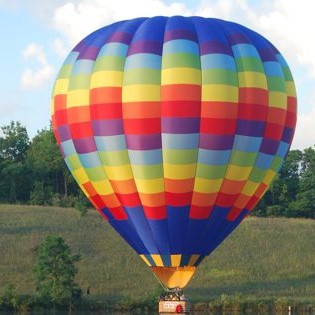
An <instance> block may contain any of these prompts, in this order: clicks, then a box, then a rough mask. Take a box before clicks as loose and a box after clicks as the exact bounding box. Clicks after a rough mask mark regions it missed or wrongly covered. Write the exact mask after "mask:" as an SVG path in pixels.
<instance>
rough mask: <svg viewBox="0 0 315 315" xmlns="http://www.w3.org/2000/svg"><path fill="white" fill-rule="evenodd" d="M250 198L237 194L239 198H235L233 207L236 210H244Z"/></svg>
mask: <svg viewBox="0 0 315 315" xmlns="http://www.w3.org/2000/svg"><path fill="white" fill-rule="evenodd" d="M251 197H252V196H246V195H243V194H239V196H238V197H237V199H236V201H235V203H234V206H235V207H237V208H241V209H243V208H246V205H247V204H248V202H249V200H250V199H251Z"/></svg>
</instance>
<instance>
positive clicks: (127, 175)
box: [104, 164, 133, 180]
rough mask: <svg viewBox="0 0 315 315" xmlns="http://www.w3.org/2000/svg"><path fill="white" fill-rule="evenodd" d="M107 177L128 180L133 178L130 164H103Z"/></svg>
mask: <svg viewBox="0 0 315 315" xmlns="http://www.w3.org/2000/svg"><path fill="white" fill-rule="evenodd" d="M104 170H105V172H106V174H107V177H108V178H109V179H111V180H128V179H131V178H133V174H132V170H131V167H130V165H128V164H127V165H120V166H104Z"/></svg>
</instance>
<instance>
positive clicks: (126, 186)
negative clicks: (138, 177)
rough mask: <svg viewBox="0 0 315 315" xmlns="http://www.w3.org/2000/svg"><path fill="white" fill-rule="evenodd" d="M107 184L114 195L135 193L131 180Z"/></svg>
mask: <svg viewBox="0 0 315 315" xmlns="http://www.w3.org/2000/svg"><path fill="white" fill-rule="evenodd" d="M109 182H110V184H111V186H112V188H113V190H114V191H115V193H118V194H124V193H126V194H131V193H135V192H136V191H137V188H136V185H135V181H134V180H133V178H132V179H127V180H109Z"/></svg>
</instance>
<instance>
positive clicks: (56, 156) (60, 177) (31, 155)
mask: <svg viewBox="0 0 315 315" xmlns="http://www.w3.org/2000/svg"><path fill="white" fill-rule="evenodd" d="M27 164H28V167H29V169H30V170H31V171H32V176H33V182H34V184H33V191H32V193H31V198H30V201H31V203H34V204H49V203H51V199H52V198H53V197H54V196H58V195H63V196H64V197H65V198H66V197H67V195H68V187H69V185H70V184H72V183H73V184H72V185H73V186H74V187H76V185H75V184H74V180H73V179H72V177H70V175H69V171H68V170H67V169H66V165H65V163H64V161H63V159H62V156H61V154H60V151H59V148H58V145H57V143H56V140H55V137H54V134H53V131H52V129H51V128H50V129H43V130H42V131H40V132H38V133H37V135H36V136H35V137H34V138H33V140H32V143H31V145H30V147H29V150H28V152H27Z"/></svg>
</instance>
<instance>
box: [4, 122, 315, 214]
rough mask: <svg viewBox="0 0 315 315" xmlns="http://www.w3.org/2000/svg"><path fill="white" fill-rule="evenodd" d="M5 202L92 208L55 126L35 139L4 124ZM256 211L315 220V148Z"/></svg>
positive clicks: (287, 167)
mask: <svg viewBox="0 0 315 315" xmlns="http://www.w3.org/2000/svg"><path fill="white" fill-rule="evenodd" d="M0 202H2V203H22V204H36V205H54V206H64V207H77V208H79V209H80V208H81V209H82V207H88V206H89V203H88V201H87V199H86V198H85V197H84V196H83V194H82V192H81V190H80V188H79V187H78V185H77V184H76V183H75V181H74V179H73V178H72V175H71V174H70V172H69V171H68V169H67V167H66V165H65V163H64V161H63V158H62V156H61V154H60V152H59V148H58V146H57V144H56V141H55V138H54V135H53V131H52V128H51V127H50V128H46V129H43V130H41V131H39V132H38V133H37V134H36V135H35V137H34V138H32V139H30V138H29V136H28V133H27V130H26V127H24V126H22V125H21V123H20V122H14V121H12V122H11V123H10V124H9V125H7V126H2V127H1V132H0ZM253 214H254V215H257V216H285V217H305V218H315V147H309V148H306V149H304V150H303V151H301V150H291V151H290V152H289V153H288V156H287V158H286V161H285V163H284V165H283V167H282V169H281V171H280V172H279V174H278V175H277V178H276V179H275V180H274V181H273V183H272V185H271V187H270V189H269V190H268V192H267V193H266V194H265V196H264V198H263V199H262V200H261V202H260V203H259V205H258V206H257V207H256V209H255V210H254V212H253Z"/></svg>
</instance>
